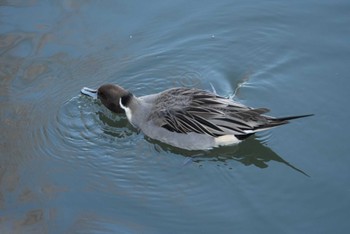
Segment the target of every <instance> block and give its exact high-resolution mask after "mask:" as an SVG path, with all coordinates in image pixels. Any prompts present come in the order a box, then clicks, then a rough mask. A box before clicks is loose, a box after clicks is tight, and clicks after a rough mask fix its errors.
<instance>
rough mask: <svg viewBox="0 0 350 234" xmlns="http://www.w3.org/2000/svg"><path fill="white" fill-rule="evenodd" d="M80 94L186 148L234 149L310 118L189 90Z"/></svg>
mask: <svg viewBox="0 0 350 234" xmlns="http://www.w3.org/2000/svg"><path fill="white" fill-rule="evenodd" d="M81 93H82V94H84V95H88V96H91V97H93V98H97V99H99V100H100V101H101V103H102V104H103V105H104V106H105V107H106V108H107V109H109V110H110V111H111V112H114V113H125V114H126V117H127V119H128V121H129V122H130V123H131V125H133V126H134V127H135V128H136V129H139V130H141V132H142V133H143V134H144V135H146V136H147V137H149V138H151V139H154V140H157V141H160V142H163V143H166V144H168V145H171V146H174V147H177V148H181V149H185V150H210V149H213V148H216V147H221V146H228V145H235V144H238V143H240V142H242V141H243V140H245V139H247V138H248V137H250V136H252V135H254V134H255V133H257V132H260V131H264V130H268V129H271V128H275V127H277V126H280V125H284V124H287V123H289V121H290V120H293V119H299V118H304V117H308V116H312V115H313V114H306V115H294V116H287V117H272V116H269V115H266V113H267V112H269V111H270V110H269V109H267V108H253V107H248V106H246V105H243V104H241V103H239V102H236V101H234V100H233V99H231V98H226V97H223V96H220V95H218V94H216V93H213V92H210V91H206V90H202V89H198V88H188V87H175V88H170V89H167V90H165V91H162V92H159V93H156V94H150V95H146V96H140V97H137V96H135V95H134V94H133V93H131V92H130V91H128V90H126V89H124V88H122V87H121V86H119V85H117V84H103V85H102V86H100V87H99V88H98V89H91V88H86V87H84V88H83V89H81Z"/></svg>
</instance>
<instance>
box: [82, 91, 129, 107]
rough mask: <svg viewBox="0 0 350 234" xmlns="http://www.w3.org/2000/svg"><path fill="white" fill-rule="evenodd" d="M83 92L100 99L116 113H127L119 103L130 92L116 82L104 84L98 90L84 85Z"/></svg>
mask: <svg viewBox="0 0 350 234" xmlns="http://www.w3.org/2000/svg"><path fill="white" fill-rule="evenodd" d="M81 93H82V94H84V95H87V96H90V97H92V98H97V99H99V100H100V101H101V103H102V104H103V105H104V106H105V107H107V108H108V109H109V110H110V111H112V112H114V113H125V112H124V110H123V109H122V108H121V107H120V105H119V100H120V98H121V97H124V96H126V95H128V94H129V93H130V92H129V91H127V90H125V89H123V88H122V87H120V86H118V85H115V84H104V85H102V86H100V87H99V88H98V89H97V90H96V89H90V88H86V87H84V88H82V89H81Z"/></svg>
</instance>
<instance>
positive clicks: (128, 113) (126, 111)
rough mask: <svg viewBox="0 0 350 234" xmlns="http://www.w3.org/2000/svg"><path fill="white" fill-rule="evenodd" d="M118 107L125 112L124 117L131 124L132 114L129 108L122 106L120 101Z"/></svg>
mask: <svg viewBox="0 0 350 234" xmlns="http://www.w3.org/2000/svg"><path fill="white" fill-rule="evenodd" d="M119 105H120V107H121V108H123V110H124V111H125V114H126V117H127V118H128V120H129V122H131V119H132V113H131V110H130V108H129V107H126V106H124V105H123V103H122V99H120V100H119Z"/></svg>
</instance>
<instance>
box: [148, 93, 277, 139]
mask: <svg viewBox="0 0 350 234" xmlns="http://www.w3.org/2000/svg"><path fill="white" fill-rule="evenodd" d="M268 111H269V110H268V109H266V108H258V109H253V108H250V107H247V106H244V105H242V104H240V103H237V102H234V101H232V100H230V99H227V98H224V97H221V96H218V95H216V94H213V93H210V92H207V91H203V90H198V89H188V88H175V89H171V90H168V91H165V92H163V93H161V94H160V95H159V97H158V98H157V100H156V102H155V105H154V108H153V109H152V114H151V115H150V119H152V121H153V122H154V123H155V124H156V125H158V126H160V127H163V128H165V129H167V130H169V131H171V132H178V133H189V132H195V133H200V134H206V135H210V136H213V137H218V136H223V135H235V136H241V137H243V138H244V136H247V135H251V134H253V133H254V132H256V131H258V129H261V128H263V127H264V126H265V128H269V127H272V126H269V124H268V118H272V117H268V116H264V115H262V114H264V113H266V112H268ZM280 124H281V123H280Z"/></svg>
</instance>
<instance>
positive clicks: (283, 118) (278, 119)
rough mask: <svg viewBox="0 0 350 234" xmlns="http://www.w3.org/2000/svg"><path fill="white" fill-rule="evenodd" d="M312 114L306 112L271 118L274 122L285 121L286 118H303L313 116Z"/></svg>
mask: <svg viewBox="0 0 350 234" xmlns="http://www.w3.org/2000/svg"><path fill="white" fill-rule="evenodd" d="M313 115H314V114H308V115H294V116H287V117H280V118H274V119H273V120H275V121H276V122H285V121H287V122H288V120H292V119H300V118H304V117H309V116H313Z"/></svg>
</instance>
